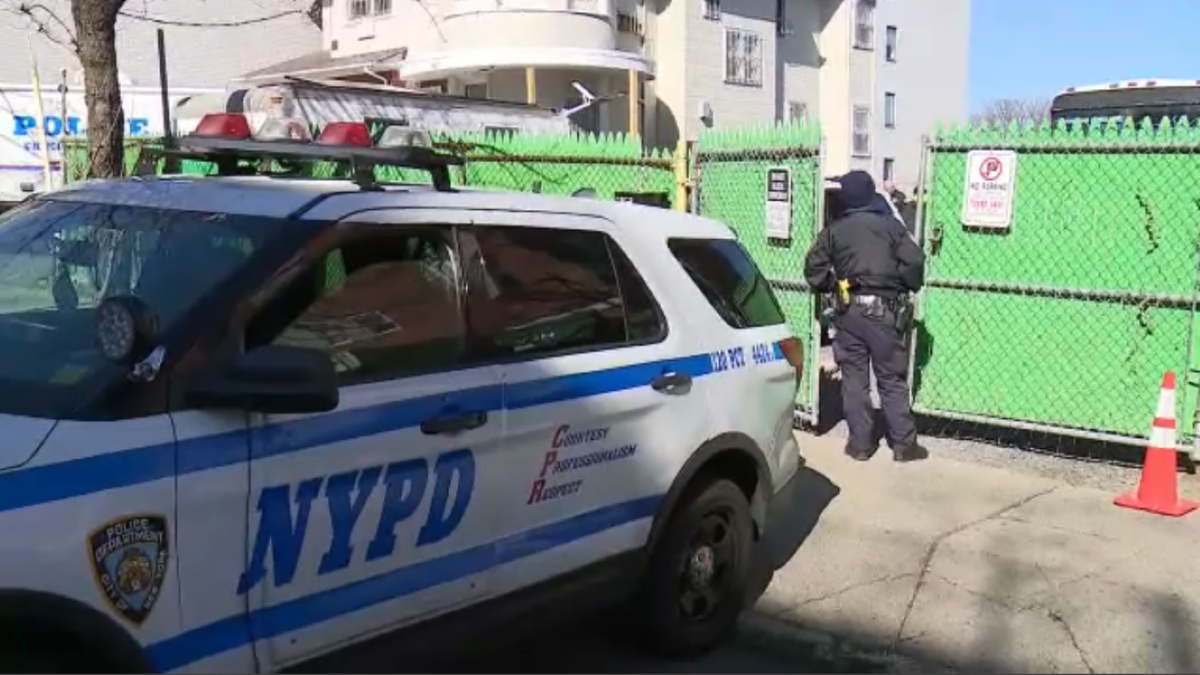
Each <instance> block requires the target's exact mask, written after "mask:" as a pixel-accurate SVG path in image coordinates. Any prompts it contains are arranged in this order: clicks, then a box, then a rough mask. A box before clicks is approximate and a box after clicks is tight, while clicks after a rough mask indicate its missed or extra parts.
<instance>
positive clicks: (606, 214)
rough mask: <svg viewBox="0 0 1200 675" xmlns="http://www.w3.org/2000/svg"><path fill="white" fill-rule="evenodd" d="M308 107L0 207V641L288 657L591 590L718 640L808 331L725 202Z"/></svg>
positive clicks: (113, 659)
mask: <svg viewBox="0 0 1200 675" xmlns="http://www.w3.org/2000/svg"><path fill="white" fill-rule="evenodd" d="M300 126H303V125H300ZM299 128H300V127H297V126H291V125H270V124H267V125H264V128H262V129H259V130H257V132H255V133H253V134H252V133H251V130H250V128H249V124H248V123H247V121H246V120H245V118H243V117H240V116H238V115H228V114H221V115H214V116H212V117H210V118H208V119H206V120H204V121H203V122H202V123H201V124H200V125H199V127H198V128H197V130H196V132H195V133H194V134H192V135H190V136H188V137H186V138H184V139H182V140H181V143H180V146H179V148H178V149H177V151H176V154H178V155H179V156H181V157H190V158H192V159H203V160H207V161H210V162H212V163H213V164H214V165H215V167H216V173H217V174H219V175H215V176H211V177H183V176H173V177H143V178H130V179H124V180H117V181H100V182H89V183H81V184H77V185H75V186H71V187H68V188H66V189H63V190H59V191H56V192H53V193H49V194H45V195H42V196H40V197H38V198H36V199H33V200H30V201H27V202H25V203H23V204H21V205H20V206H18V207H16V208H15V209H13V210H12V211H10V212H8V213H6V214H4V215H3V216H0V384H2V385H3V386H0V412H2V413H3V414H0V435H2V436H3V438H4V442H3V443H2V444H0V533H2V535H0V669H3V670H4V671H5V672H166V671H176V672H193V673H209V672H273V671H279V670H282V669H292V668H295V667H299V666H302V665H305V664H311V663H314V662H319V661H320V660H321V659H320V658H318V657H323V656H324V657H326V658H328V655H329V654H331V653H335V652H343V651H344V650H343V649H342V648H344V647H347V646H350V645H356V644H362V643H366V642H368V639H369V638H374V637H376V636H381V635H385V634H386V635H388V637H389V639H395V640H400V639H401V638H402V636H404V635H406V634H408V635H412V634H414V631H417V632H419V631H421V630H428V629H430V627H436V626H440V625H450V623H449V622H451V621H468V622H469V620H471V619H474V618H478V619H479V620H481V621H482V620H483V617H485V616H497V615H500V614H497V612H498V611H501V610H502V609H503V608H512V607H527V608H531V607H535V606H538V605H537V604H536V602H534V601H535V600H536V599H538V598H540V599H542V601H543V602H549V603H550V608H551V610H550V611H554V610H553V607H554V605H555V604H556V603H567V602H570V601H569V600H568V598H569V597H572V596H571V595H569V594H570V593H571V592H574V591H580V592H582V591H583V590H585V589H592V590H597V589H598V590H599V591H600V592H601V593H603V594H604V595H605V596H606V598H607V599H610V600H613V601H616V600H620V601H621V602H622V603H623V604H624V605H625V606H627V607H628V608H629V609H630V610H632V611H631V614H630V617H631V624H632V625H635V626H637V631H636V632H637V635H638V636H640V637H642V638H644V639H645V642H646V643H647V644H648V645H650V646H652V647H655V648H657V649H659V650H660V651H663V652H665V653H667V654H675V655H686V654H694V653H698V652H700V651H703V650H705V649H708V648H710V647H711V646H713V645H714V644H716V643H717V642H718V641H719V640H720V639H721V638H722V637H723V636H725V635H726V634H727V633H728V631H729V630H730V629H731V627H732V626H733V625H734V623H735V621H736V618H737V616H738V614H739V613H740V612H741V610H742V609H743V606H744V604H745V602H746V595H747V593H746V591H747V586H748V583H749V582H748V578H749V574H750V568H751V562H752V560H753V558H754V556H755V554H756V551H757V550H758V549H757V547H756V541H757V540H759V539H760V538H761V536H762V535H763V532H764V528H766V526H767V523H766V519H767V513H768V506H769V504H770V502H771V501H772V498H773V496H774V495H775V494H776V493H777V492H778V491H779V490H780V489H781V487H782V486H783V485H784V484H785V483H786V482H787V481H788V480H789V479H790V477H791V476H792V475H793V474H794V473H795V472H796V469H797V467H798V465H799V462H800V458H799V449H798V447H797V444H796V441H795V439H794V437H793V435H792V419H793V399H794V395H795V393H796V389H797V382H798V379H799V377H800V371H801V368H802V364H803V362H804V359H803V355H802V347H801V345H800V343H799V342H798V341H797V340H796V339H795V338H794V337H793V336H792V335H791V333H790V332H789V329H788V327H787V325H786V323H785V321H784V317H783V314H782V312H781V311H780V307H779V305H778V303H777V301H776V299H775V297H774V296H773V295H772V292H771V290H770V288H769V287H768V285H767V283H766V282H765V281H764V279H763V277H762V275H761V274H760V273H759V270H758V269H757V267H756V266H755V265H754V263H753V262H752V261H751V260H750V258H749V257H748V256H747V255H746V252H745V250H744V249H743V248H742V247H741V246H740V245H739V244H738V242H737V241H736V240H735V238H734V236H733V235H732V233H731V231H730V230H729V229H728V228H726V227H725V226H723V225H721V224H719V223H716V222H713V221H710V220H706V219H703V218H698V217H694V216H690V215H685V214H679V213H674V212H671V211H667V210H664V209H655V208H650V207H645V206H638V205H632V204H619V203H608V202H602V201H599V200H594V199H584V198H567V197H563V198H556V197H549V196H544V195H530V194H515V193H499V192H488V191H477V190H468V189H461V188H454V187H452V186H451V181H450V180H449V178H450V169H451V167H452V166H453V165H454V164H455V163H456V161H457V160H456V159H455V158H453V157H447V156H445V155H441V154H438V153H436V152H434V151H432V150H430V149H429V148H428V147H427V146H426V145H425V141H426V140H427V139H424V138H423V137H422V135H421V134H419V133H416V132H413V131H411V130H406V129H402V128H397V129H389V130H387V131H385V132H384V133H383V134H382V137H381V138H378V139H373V138H372V137H371V136H370V134H369V133H368V131H367V129H366V128H365V126H363V125H361V124H354V123H335V124H330V125H329V126H328V127H326V129H325V130H324V132H322V133H321V135H320V136H319V137H318V138H317V139H315V140H313V139H309V138H306V137H303V136H304V132H303V131H302V130H300V131H298V130H297V129H299ZM281 138H284V140H280V139H281ZM313 160H320V161H328V162H332V163H333V164H334V165H335V169H336V170H337V171H341V172H343V173H344V174H345V177H344V178H341V179H329V180H311V179H307V178H301V177H299V175H300V172H297V171H295V167H297V166H301V165H303V164H304V163H305V162H309V161H313ZM381 165H394V166H405V167H409V168H416V169H420V170H422V171H427V172H428V173H429V175H430V176H431V177H432V181H431V182H432V185H431V186H422V185H394V184H382V183H380V182H378V181H376V180H375V172H374V168H376V167H378V166H381ZM251 174H254V175H251ZM263 174H266V175H263ZM522 603H523V604H522ZM559 606H562V605H561V604H560V605H559ZM504 616H509V615H504ZM456 625H461V624H456ZM396 644H401V642H397V643H396Z"/></svg>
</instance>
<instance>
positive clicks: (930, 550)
mask: <svg viewBox="0 0 1200 675" xmlns="http://www.w3.org/2000/svg"><path fill="white" fill-rule="evenodd" d="M1058 488H1059V486H1058V485H1053V486H1051V487H1049V488H1046V489H1045V490H1041V491H1039V492H1035V493H1034V494H1031V495H1029V496H1027V497H1022V498H1021V499H1018V500H1016V501H1014V502H1012V503H1010V504H1008V505H1007V506H1004V507H1002V508H999V509H997V510H996V511H994V512H992V513H989V514H987V515H985V516H983V517H981V518H977V519H975V520H972V521H969V522H966V523H963V524H962V525H959V526H957V527H954V528H951V529H949V530H947V531H945V532H943V533H941V534H939V535H937V536H936V537H934V538H933V541H931V542H929V546H927V547H926V548H925V554H924V555H922V556H921V565H920V571H919V572H918V573H917V582H916V583H915V584H913V591H912V595H911V596H910V597H909V598H908V604H907V605H906V606H905V608H904V616H903V617H902V618H901V619H900V627H899V628H897V629H896V635H895V637H894V638H893V639H892V648H893V649H895V648H896V646H897V645H899V644H900V638H901V637H903V635H904V628H905V626H907V625H908V619H909V617H910V616H912V611H913V607H914V606H915V605H916V604H917V596H919V595H920V594H921V589H922V588H924V586H925V579H926V577H928V576H929V567H930V564H931V563H932V562H933V556H934V555H935V554H936V553H937V550H938V547H939V546H941V545H942V542H944V541H946V540H947V539H949V538H950V537H953V536H954V535H956V534H959V533H962V532H965V531H966V530H969V529H971V528H973V527H977V526H979V525H982V524H983V523H986V522H988V521H990V520H994V519H996V518H999V517H1000V516H1003V515H1004V514H1006V513H1008V512H1009V511H1012V510H1014V509H1018V508H1020V507H1022V506H1025V505H1026V504H1028V503H1029V502H1032V501H1033V500H1035V499H1038V498H1040V497H1045V496H1046V495H1048V494H1050V493H1051V492H1054V491H1055V490H1057V489H1058Z"/></svg>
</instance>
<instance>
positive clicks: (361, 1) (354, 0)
mask: <svg viewBox="0 0 1200 675" xmlns="http://www.w3.org/2000/svg"><path fill="white" fill-rule="evenodd" d="M370 13H371V0H350V18H351V20H353V19H361V18H363V17H364V16H366V15H368V14H370Z"/></svg>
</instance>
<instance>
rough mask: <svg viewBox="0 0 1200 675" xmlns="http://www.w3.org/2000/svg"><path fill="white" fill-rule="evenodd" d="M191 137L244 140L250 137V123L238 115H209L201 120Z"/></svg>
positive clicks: (243, 116) (244, 117)
mask: <svg viewBox="0 0 1200 675" xmlns="http://www.w3.org/2000/svg"><path fill="white" fill-rule="evenodd" d="M192 135H194V136H203V137H205V138H231V139H237V140H246V139H248V138H250V137H251V133H250V122H249V121H248V120H247V119H246V116H245V115H241V114H238V113H211V114H208V115H205V116H204V117H203V118H201V120H200V124H198V125H196V130H195V131H193V132H192Z"/></svg>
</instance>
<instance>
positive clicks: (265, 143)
mask: <svg viewBox="0 0 1200 675" xmlns="http://www.w3.org/2000/svg"><path fill="white" fill-rule="evenodd" d="M272 124H273V126H272ZM268 127H270V128H268ZM394 129H395V130H397V131H400V132H401V133H400V134H394V133H390V132H391V131H392V130H393V129H386V130H384V132H383V133H382V135H381V137H380V139H379V142H378V143H377V144H376V143H373V142H372V140H371V136H370V133H369V130H368V129H367V126H366V124H364V123H359V122H333V123H330V124H329V125H327V126H326V127H325V130H324V131H323V132H322V133H321V135H320V136H319V137H318V138H317V140H316V141H315V142H314V141H309V140H308V130H307V128H306V127H305V126H304V125H303V124H301V123H298V122H294V121H292V122H289V121H287V120H283V121H280V120H275V121H273V122H268V123H266V124H264V125H263V129H262V130H260V132H261V135H262V136H266V138H261V137H260V138H254V137H251V135H250V133H249V124H248V123H247V122H246V119H245V117H244V116H242V115H238V114H230V113H220V114H214V115H208V116H206V117H205V119H204V120H202V121H201V123H200V125H199V126H197V128H196V131H195V132H193V133H192V134H189V135H187V136H184V137H183V138H180V139H179V140H178V141H176V143H175V147H174V148H170V149H167V150H164V154H165V155H167V156H169V157H174V158H178V159H194V160H202V161H209V162H213V163H214V164H216V166H217V175H221V176H231V175H246V174H248V173H261V172H262V171H263V169H265V165H266V164H267V163H269V162H270V161H271V160H283V161H292V162H296V161H300V162H335V163H341V164H347V165H349V167H350V169H351V178H350V179H351V180H352V181H353V182H354V184H356V185H358V186H359V188H361V189H363V190H379V189H381V187H380V183H379V181H377V180H376V178H375V167H377V166H392V167H400V168H406V169H418V170H422V171H427V172H428V173H429V175H430V177H431V179H432V183H433V187H434V189H435V190H437V191H439V192H451V191H453V187H452V185H451V182H450V169H449V168H450V167H451V166H461V165H462V164H463V163H464V162H463V158H462V157H459V156H456V155H447V154H443V153H439V152H437V151H435V150H433V149H432V148H431V147H427V146H426V145H422V144H419V136H421V135H422V134H420V132H415V131H413V130H411V129H404V128H401V127H394ZM426 142H427V141H426ZM255 160H257V161H259V162H260V164H259V166H258V168H257V171H256V170H254V169H250V170H247V167H244V166H242V165H241V162H242V161H255Z"/></svg>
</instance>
